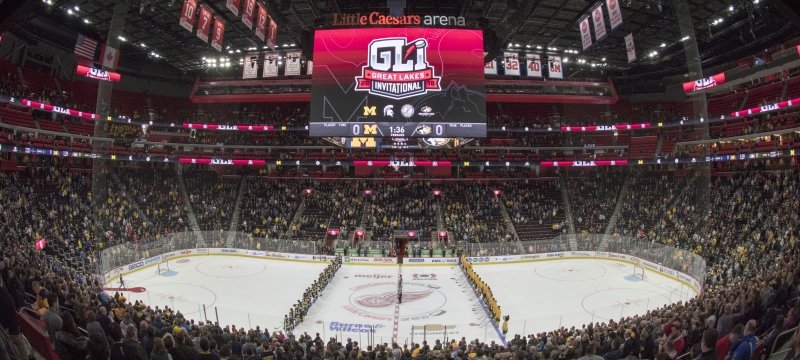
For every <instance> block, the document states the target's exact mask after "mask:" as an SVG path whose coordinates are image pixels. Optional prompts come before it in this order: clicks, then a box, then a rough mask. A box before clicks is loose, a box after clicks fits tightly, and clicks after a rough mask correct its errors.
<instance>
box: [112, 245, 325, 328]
mask: <svg viewBox="0 0 800 360" xmlns="http://www.w3.org/2000/svg"><path fill="white" fill-rule="evenodd" d="M326 266H327V263H322V262H320V263H313V262H295V261H282V260H272V259H266V258H264V259H260V258H255V257H253V258H251V257H243V256H224V255H215V256H191V257H185V258H181V259H174V260H173V259H170V260H169V271H168V272H166V273H162V274H160V275H159V274H158V271H157V266H150V267H146V268H143V269H141V270H139V271H136V272H133V273H131V274H129V275H127V276H125V277H124V281H125V285H126V287H127V288H128V289H129V290H130V291H127V292H125V293H124V294H125V295H126V297H127V298H128V300H129V301H130V302H131V303H133V302H134V301H135V300H140V301H144V302H145V303H146V304H149V305H151V306H158V307H160V308H163V307H164V305H166V306H169V307H170V308H172V309H176V310H178V311H180V312H181V313H182V314H184V316H185V317H186V318H187V319H194V320H195V321H199V320H206V319H208V320H211V321H216V319H217V314H218V315H219V321H220V324H222V325H223V326H224V325H236V327H237V328H238V327H245V328H255V327H256V326H260V327H261V329H269V330H270V331H272V330H275V329H279V328H282V327H283V316H284V315H285V314H286V313H288V312H289V309H290V308H291V306H292V304H294V303H295V302H297V300H298V299H300V297H301V296H302V295H303V292H304V291H305V289H306V288H307V287H308V286H310V285H311V284H312V283H313V282H314V280H316V279H317V278H318V277H319V274H320V273H321V272H322V270H323V269H324V268H325V267H326ZM118 285H119V284H118V280H117V279H114V280H113V281H112V282H109V283H108V286H109V287H116V286H118ZM108 292H110V293H112V294H113V291H108ZM203 306H205V311H203Z"/></svg>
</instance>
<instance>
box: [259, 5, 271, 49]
mask: <svg viewBox="0 0 800 360" xmlns="http://www.w3.org/2000/svg"><path fill="white" fill-rule="evenodd" d="M268 19H269V18H267V8H266V7H264V5H262V4H261V3H259V4H258V16H257V17H256V37H258V38H259V39H261V41H264V38H265V37H266V36H267V20H268Z"/></svg>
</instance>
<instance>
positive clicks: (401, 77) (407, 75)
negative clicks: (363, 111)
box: [355, 38, 442, 99]
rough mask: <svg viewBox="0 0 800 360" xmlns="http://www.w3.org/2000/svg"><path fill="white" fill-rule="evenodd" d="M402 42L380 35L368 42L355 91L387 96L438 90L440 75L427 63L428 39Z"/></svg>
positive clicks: (403, 39) (402, 96)
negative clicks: (365, 61) (381, 37)
mask: <svg viewBox="0 0 800 360" xmlns="http://www.w3.org/2000/svg"><path fill="white" fill-rule="evenodd" d="M406 41H407V39H406V38H384V39H376V40H373V41H372V42H370V43H369V51H368V54H367V55H368V61H367V66H364V67H363V68H362V69H361V76H356V88H355V89H356V91H367V92H369V93H370V94H373V95H377V96H382V97H386V98H390V99H404V98H407V97H411V96H415V95H421V94H425V93H427V92H428V91H441V90H442V88H441V85H440V84H439V80H441V77H440V76H436V75H435V74H434V68H433V67H432V66H430V65H428V60H427V49H428V42H427V41H426V40H425V39H416V40H414V41H412V42H410V43H407V42H406Z"/></svg>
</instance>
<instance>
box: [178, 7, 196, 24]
mask: <svg viewBox="0 0 800 360" xmlns="http://www.w3.org/2000/svg"><path fill="white" fill-rule="evenodd" d="M196 10H197V0H183V8H182V9H181V19H180V21H179V22H178V23H179V24H180V25H181V27H183V28H184V29H186V30H189V31H192V27H194V13H195V11H196Z"/></svg>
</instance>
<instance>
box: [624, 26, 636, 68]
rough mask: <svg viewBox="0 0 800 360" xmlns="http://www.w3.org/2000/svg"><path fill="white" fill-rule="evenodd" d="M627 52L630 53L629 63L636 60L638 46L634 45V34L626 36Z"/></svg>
mask: <svg viewBox="0 0 800 360" xmlns="http://www.w3.org/2000/svg"><path fill="white" fill-rule="evenodd" d="M625 51H626V52H627V53H628V63H632V62H634V60H636V45H634V43H633V33H630V34H628V35H625Z"/></svg>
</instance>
